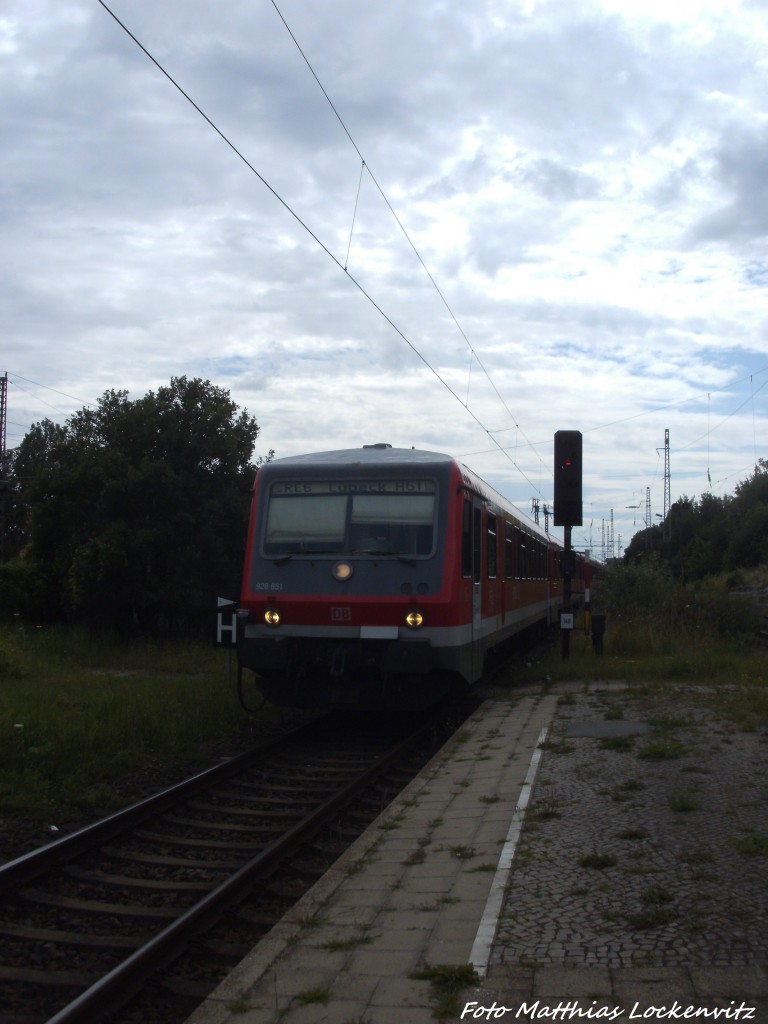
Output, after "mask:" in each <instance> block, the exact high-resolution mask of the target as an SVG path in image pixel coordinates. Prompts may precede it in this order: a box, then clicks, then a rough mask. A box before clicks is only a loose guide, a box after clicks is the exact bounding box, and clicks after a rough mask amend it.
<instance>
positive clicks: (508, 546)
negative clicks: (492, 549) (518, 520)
mask: <svg viewBox="0 0 768 1024" xmlns="http://www.w3.org/2000/svg"><path fill="white" fill-rule="evenodd" d="M504 575H505V576H506V577H507V579H508V580H511V579H512V577H513V576H514V575H515V549H514V546H513V534H512V524H511V523H504Z"/></svg>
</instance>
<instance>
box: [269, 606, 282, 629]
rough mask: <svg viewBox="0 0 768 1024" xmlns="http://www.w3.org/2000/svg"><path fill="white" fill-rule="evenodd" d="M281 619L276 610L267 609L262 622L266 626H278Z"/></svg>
mask: <svg viewBox="0 0 768 1024" xmlns="http://www.w3.org/2000/svg"><path fill="white" fill-rule="evenodd" d="M282 618H283V617H282V615H281V614H280V612H279V611H278V610H277V608H267V609H266V611H265V612H264V621H265V622H266V624H267V625H268V626H279V625H280V623H281V621H282Z"/></svg>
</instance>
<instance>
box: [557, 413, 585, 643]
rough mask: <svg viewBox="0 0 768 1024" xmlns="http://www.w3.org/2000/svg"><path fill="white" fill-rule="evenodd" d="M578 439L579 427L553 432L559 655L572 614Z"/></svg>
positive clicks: (568, 636) (578, 507)
mask: <svg viewBox="0 0 768 1024" xmlns="http://www.w3.org/2000/svg"><path fill="white" fill-rule="evenodd" d="M581 455H582V439H581V431H580V430H558V431H557V432H556V433H555V500H554V513H555V514H554V523H555V526H562V527H563V551H562V552H561V555H560V574H561V576H562V577H563V609H562V612H561V614H560V629H561V633H562V638H561V639H562V651H563V658H567V657H568V655H569V653H570V644H571V630H572V629H573V613H572V612H571V580H572V578H573V573H574V571H575V568H576V556H575V553H574V551H573V548H572V546H571V528H572V527H574V526H581V525H582V522H583V513H582V498H581V488H582V468H581Z"/></svg>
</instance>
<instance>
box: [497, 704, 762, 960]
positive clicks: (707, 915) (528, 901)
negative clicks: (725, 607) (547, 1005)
mask: <svg viewBox="0 0 768 1024" xmlns="http://www.w3.org/2000/svg"><path fill="white" fill-rule="evenodd" d="M713 694H714V691H711V690H708V689H707V688H704V687H702V688H699V689H697V690H695V691H691V690H690V689H686V690H685V691H681V692H669V693H667V694H666V695H665V696H664V697H663V698H662V699H660V698H659V697H658V695H656V694H654V695H653V696H651V695H643V694H642V693H639V692H633V691H627V692H624V693H619V692H611V693H605V694H599V693H597V694H595V693H593V694H589V695H568V696H563V697H561V698H560V702H559V705H558V711H557V715H556V718H555V721H554V724H553V729H552V731H551V733H550V737H549V739H548V741H547V744H546V750H545V754H544V757H543V758H542V762H541V766H540V769H539V776H538V780H537V783H536V788H535V791H534V799H533V802H532V805H531V807H530V809H529V811H528V815H527V817H526V827H525V830H524V833H523V836H522V839H521V842H520V845H519V846H518V850H517V853H516V856H515V861H514V865H513V871H512V877H511V884H510V887H509V890H508V893H507V896H506V900H505V905H504V908H503V914H502V920H501V922H500V927H499V932H498V935H497V940H496V943H495V946H494V952H493V957H492V961H491V963H492V965H497V966H498V965H513V964H514V965H549V964H561V965H578V966H581V967H583V966H590V965H603V966H608V967H630V966H639V965H654V966H657V967H677V966H693V965H710V966H713V967H738V966H748V965H754V964H760V963H763V964H764V963H765V962H766V961H767V960H768V955H767V954H768V735H766V734H764V733H763V734H762V735H761V734H759V733H756V732H744V731H741V730H739V729H737V728H736V727H735V726H734V725H733V724H732V723H731V722H730V721H728V720H727V719H726V718H725V717H724V716H723V715H722V714H721V713H720V712H719V711H717V710H716V709H715V708H714V707H713V706H712V703H711V702H712V698H713ZM601 733H602V734H603V735H600V734H601Z"/></svg>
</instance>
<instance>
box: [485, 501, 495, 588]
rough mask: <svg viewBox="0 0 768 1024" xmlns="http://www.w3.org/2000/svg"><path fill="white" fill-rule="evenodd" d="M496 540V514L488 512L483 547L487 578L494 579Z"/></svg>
mask: <svg viewBox="0 0 768 1024" xmlns="http://www.w3.org/2000/svg"><path fill="white" fill-rule="evenodd" d="M497 551H498V548H497V541H496V516H492V515H491V514H490V513H489V514H488V518H487V521H486V548H485V560H486V568H487V570H488V579H489V580H493V579H496V562H497Z"/></svg>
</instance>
